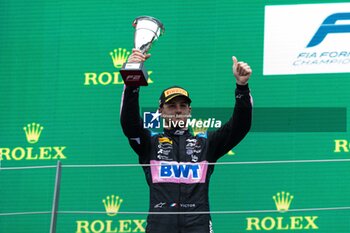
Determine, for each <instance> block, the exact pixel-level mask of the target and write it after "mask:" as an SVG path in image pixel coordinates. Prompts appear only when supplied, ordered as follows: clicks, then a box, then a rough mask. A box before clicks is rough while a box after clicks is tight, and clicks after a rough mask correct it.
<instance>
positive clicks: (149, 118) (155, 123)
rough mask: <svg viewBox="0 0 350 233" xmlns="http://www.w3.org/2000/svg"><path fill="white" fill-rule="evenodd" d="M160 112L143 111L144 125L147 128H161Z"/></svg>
mask: <svg viewBox="0 0 350 233" xmlns="http://www.w3.org/2000/svg"><path fill="white" fill-rule="evenodd" d="M160 115H161V114H160V113H159V112H158V110H157V112H144V113H143V127H144V128H145V129H149V128H151V129H159V128H160Z"/></svg>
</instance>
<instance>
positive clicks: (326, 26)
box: [306, 12, 350, 48]
mask: <svg viewBox="0 0 350 233" xmlns="http://www.w3.org/2000/svg"><path fill="white" fill-rule="evenodd" d="M338 20H350V12H345V13H335V14H332V15H330V16H328V17H327V18H326V19H325V20H324V21H323V23H322V24H321V26H320V27H319V28H318V30H317V32H316V33H315V35H314V36H313V37H312V39H311V41H310V42H309V44H308V45H307V46H306V48H309V47H314V46H316V45H318V44H320V43H321V42H322V41H323V40H324V38H325V37H326V36H327V35H328V34H331V33H349V32H350V24H336V22H337V21H338Z"/></svg>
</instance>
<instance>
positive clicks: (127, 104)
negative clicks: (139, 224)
mask: <svg viewBox="0 0 350 233" xmlns="http://www.w3.org/2000/svg"><path fill="white" fill-rule="evenodd" d="M149 57H150V55H143V54H142V53H141V52H140V51H138V50H135V49H134V50H133V52H132V54H131V55H130V57H129V59H128V62H140V61H142V62H143V61H145V60H146V59H148V58H149ZM232 59H233V74H234V76H235V78H236V86H237V87H236V104H235V107H234V111H233V114H232V117H231V118H230V120H229V121H228V122H227V123H225V124H224V125H223V126H222V127H221V128H220V129H218V130H215V131H210V132H206V133H201V134H197V135H196V136H194V135H192V134H191V133H190V132H189V130H188V128H186V125H185V124H183V123H184V122H185V121H186V120H187V117H188V115H189V114H190V113H191V107H190V104H191V99H190V96H189V94H188V92H187V91H186V90H185V89H183V88H181V87H177V86H174V87H171V88H168V89H166V90H164V91H163V92H162V94H161V97H160V100H159V109H158V111H159V113H160V114H161V116H162V117H163V118H165V119H166V121H165V122H167V124H166V125H165V126H164V132H163V133H160V134H154V133H151V132H150V131H149V130H147V129H144V128H143V121H142V119H141V117H140V115H139V87H131V86H127V87H125V88H124V92H123V96H122V105H121V124H122V128H123V132H124V134H125V135H126V136H127V137H128V139H129V143H130V145H131V147H132V148H133V150H134V151H135V152H136V153H137V154H138V156H139V163H140V164H145V165H146V166H143V170H144V173H145V176H146V180H147V183H148V185H149V188H150V207H149V211H150V212H160V213H162V212H164V214H158V213H157V214H150V215H149V216H148V218H147V227H146V232H149V233H209V232H213V229H212V224H211V217H210V215H209V214H206V213H204V214H203V213H197V214H196V213H194V214H191V212H208V211H209V200H208V199H209V198H208V189H209V180H210V176H211V174H212V172H213V170H214V165H213V164H208V163H215V162H216V161H217V160H218V159H219V158H220V157H221V156H223V155H225V154H226V153H227V152H228V151H229V150H231V149H232V148H233V147H234V146H235V145H237V144H238V143H239V142H240V141H241V140H242V139H243V138H244V137H245V135H246V134H247V133H248V131H249V129H250V126H251V114H252V103H251V96H250V92H249V88H248V80H249V77H250V75H251V73H252V70H251V69H250V67H249V65H248V64H246V63H244V62H238V61H237V59H236V57H232ZM147 164H149V166H147ZM171 212H189V214H181V213H180V214H176V213H175V214H171Z"/></svg>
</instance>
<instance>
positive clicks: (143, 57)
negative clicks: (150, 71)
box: [128, 49, 151, 62]
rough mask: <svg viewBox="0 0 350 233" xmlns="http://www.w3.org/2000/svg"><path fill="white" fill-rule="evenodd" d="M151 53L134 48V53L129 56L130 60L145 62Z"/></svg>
mask: <svg viewBox="0 0 350 233" xmlns="http://www.w3.org/2000/svg"><path fill="white" fill-rule="evenodd" d="M150 56H151V54H143V53H142V52H141V51H140V50H138V49H132V53H131V55H130V56H129V58H128V62H144V61H146V60H147V59H148V58H149V57H150Z"/></svg>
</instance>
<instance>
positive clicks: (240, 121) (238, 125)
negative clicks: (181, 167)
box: [207, 84, 252, 162]
mask: <svg viewBox="0 0 350 233" xmlns="http://www.w3.org/2000/svg"><path fill="white" fill-rule="evenodd" d="M235 95H236V104H235V107H234V110H233V114H232V116H231V118H230V120H229V121H228V122H226V123H225V124H224V125H223V126H221V127H220V128H219V129H218V130H215V131H210V132H208V143H209V153H208V155H207V156H208V157H209V158H207V159H208V160H209V161H212V162H215V161H217V160H218V159H219V158H220V157H221V156H223V155H225V154H226V153H227V152H228V151H229V150H231V149H232V148H233V147H235V146H236V145H237V144H238V143H239V142H240V141H241V140H242V139H243V138H244V137H245V136H246V134H247V133H248V131H249V130H250V127H251V121H252V97H251V95H250V91H249V88H248V84H247V85H245V86H241V85H237V88H236V91H235Z"/></svg>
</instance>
